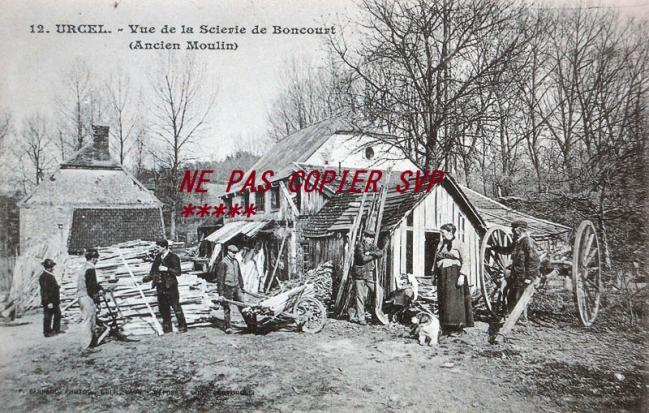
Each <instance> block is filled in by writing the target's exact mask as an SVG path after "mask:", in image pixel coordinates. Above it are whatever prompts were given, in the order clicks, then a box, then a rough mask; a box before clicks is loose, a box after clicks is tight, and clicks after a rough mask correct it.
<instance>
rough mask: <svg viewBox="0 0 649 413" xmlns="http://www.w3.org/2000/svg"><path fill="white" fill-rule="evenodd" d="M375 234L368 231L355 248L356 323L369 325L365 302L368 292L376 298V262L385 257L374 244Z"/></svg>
mask: <svg viewBox="0 0 649 413" xmlns="http://www.w3.org/2000/svg"><path fill="white" fill-rule="evenodd" d="M373 241H374V232H373V231H371V230H366V231H365V232H363V239H362V240H361V242H357V243H356V246H355V248H354V287H355V288H356V321H357V322H358V323H359V324H361V325H365V324H367V321H365V301H366V300H367V294H368V292H369V293H371V294H372V297H373V296H374V288H375V285H374V268H375V264H374V260H376V259H377V258H379V257H381V256H382V255H383V253H382V251H381V250H380V249H378V248H377V247H376V246H375V245H374V244H373ZM352 321H353V320H352Z"/></svg>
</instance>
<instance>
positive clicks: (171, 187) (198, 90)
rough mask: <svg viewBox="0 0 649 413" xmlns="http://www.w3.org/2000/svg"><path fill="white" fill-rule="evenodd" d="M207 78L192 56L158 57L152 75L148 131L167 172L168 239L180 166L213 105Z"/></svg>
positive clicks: (212, 91)
mask: <svg viewBox="0 0 649 413" xmlns="http://www.w3.org/2000/svg"><path fill="white" fill-rule="evenodd" d="M207 81H208V79H207V77H206V74H205V67H204V66H203V65H201V64H199V63H198V62H196V60H195V58H194V56H193V55H186V56H178V55H176V54H173V53H169V54H167V55H164V56H161V62H160V64H159V65H158V71H157V73H155V74H154V75H153V83H152V87H153V102H152V104H153V112H152V120H151V132H152V134H153V135H154V136H155V137H157V138H158V140H159V143H160V145H159V150H158V151H156V153H155V158H156V162H157V163H158V165H159V166H160V168H161V170H163V171H164V172H165V175H167V176H166V177H165V178H164V179H163V182H166V183H168V186H167V187H166V188H164V190H163V192H164V194H163V197H164V198H165V201H166V203H168V205H169V206H170V211H171V214H170V215H171V216H170V220H169V222H170V225H169V227H170V228H169V231H170V236H171V238H175V237H176V215H177V213H178V206H179V201H180V193H179V185H180V173H181V168H182V166H183V164H184V163H185V162H186V161H187V160H189V157H190V156H191V154H192V152H193V150H194V149H195V148H194V147H193V146H194V145H195V144H197V143H198V141H199V140H200V138H201V137H202V136H203V134H204V133H205V131H206V129H207V127H208V117H209V115H210V114H211V112H212V110H213V108H214V105H215V100H216V91H215V89H214V86H212V85H210V84H208V82H207Z"/></svg>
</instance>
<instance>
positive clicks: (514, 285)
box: [494, 220, 541, 312]
mask: <svg viewBox="0 0 649 413" xmlns="http://www.w3.org/2000/svg"><path fill="white" fill-rule="evenodd" d="M512 237H513V240H514V242H513V243H512V244H511V245H509V246H507V247H495V248H494V251H496V252H499V253H504V254H511V257H512V266H511V274H510V276H509V278H508V279H507V287H506V299H507V310H508V311H509V312H511V311H512V310H513V309H514V307H515V306H516V303H517V302H518V300H519V298H520V297H521V295H523V292H524V291H525V289H526V288H527V286H528V285H530V284H531V283H533V282H534V281H536V279H537V278H538V277H539V276H540V271H539V269H540V267H541V262H540V259H539V253H538V250H537V246H536V243H535V242H534V240H533V239H532V237H530V234H529V232H528V231H527V222H525V221H523V220H517V221H514V222H512Z"/></svg>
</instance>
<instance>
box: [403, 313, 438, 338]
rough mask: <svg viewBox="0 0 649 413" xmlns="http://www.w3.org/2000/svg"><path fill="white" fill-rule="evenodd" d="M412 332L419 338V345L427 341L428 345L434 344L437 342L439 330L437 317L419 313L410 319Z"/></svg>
mask: <svg viewBox="0 0 649 413" xmlns="http://www.w3.org/2000/svg"><path fill="white" fill-rule="evenodd" d="M410 321H411V322H412V327H413V329H412V334H413V335H415V336H416V337H417V338H418V339H419V345H420V346H423V345H424V344H426V342H428V345H429V346H436V345H437V344H438V343H439V333H440V331H441V329H440V326H439V320H438V319H437V317H435V316H433V315H430V314H425V313H419V314H418V315H416V316H415V317H413V318H412V319H411V320H410Z"/></svg>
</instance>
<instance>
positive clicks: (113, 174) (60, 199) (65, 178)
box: [20, 167, 162, 208]
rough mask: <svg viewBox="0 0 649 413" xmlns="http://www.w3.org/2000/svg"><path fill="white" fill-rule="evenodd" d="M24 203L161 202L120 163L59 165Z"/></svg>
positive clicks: (95, 204) (128, 204) (105, 205)
mask: <svg viewBox="0 0 649 413" xmlns="http://www.w3.org/2000/svg"><path fill="white" fill-rule="evenodd" d="M27 205H52V206H54V205H56V206H73V207H97V208H111V207H131V208H151V207H160V206H161V205H162V203H161V202H160V201H159V200H158V199H157V198H156V197H155V195H153V193H152V192H150V191H149V190H148V189H146V188H145V187H144V186H143V185H142V184H141V183H139V182H138V181H137V180H136V179H135V178H134V177H132V176H131V175H130V174H128V173H127V172H126V171H124V170H123V169H122V168H121V167H120V168H118V169H83V168H61V169H59V170H58V171H56V172H55V173H54V174H52V176H50V177H49V178H46V179H45V180H43V182H41V183H40V184H39V185H38V186H37V187H36V189H35V190H34V192H32V193H31V194H30V195H28V196H27V197H26V198H25V199H23V200H22V201H21V202H20V206H21V207H22V206H27Z"/></svg>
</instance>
